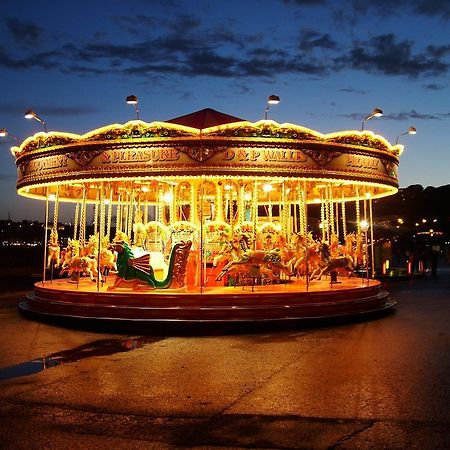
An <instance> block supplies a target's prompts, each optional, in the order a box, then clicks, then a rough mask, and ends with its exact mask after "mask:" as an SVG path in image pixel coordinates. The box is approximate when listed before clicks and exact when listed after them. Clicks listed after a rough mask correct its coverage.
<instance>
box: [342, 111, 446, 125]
mask: <svg viewBox="0 0 450 450" xmlns="http://www.w3.org/2000/svg"><path fill="white" fill-rule="evenodd" d="M339 116H340V117H347V118H349V119H352V120H362V119H364V118H365V117H367V112H366V113H364V114H363V113H350V114H339ZM448 117H450V112H447V113H434V114H428V113H419V112H417V111H416V110H415V109H412V110H411V111H401V112H397V113H386V112H385V113H384V116H383V118H384V119H388V120H398V121H400V122H404V121H406V120H442V119H446V118H448Z"/></svg>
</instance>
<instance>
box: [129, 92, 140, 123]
mask: <svg viewBox="0 0 450 450" xmlns="http://www.w3.org/2000/svg"><path fill="white" fill-rule="evenodd" d="M127 103H128V104H129V105H133V106H134V110H135V111H136V117H137V120H139V106H138V98H137V97H136V96H135V95H129V96H128V97H127Z"/></svg>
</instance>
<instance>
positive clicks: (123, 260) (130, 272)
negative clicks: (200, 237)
mask: <svg viewBox="0 0 450 450" xmlns="http://www.w3.org/2000/svg"><path fill="white" fill-rule="evenodd" d="M113 245H114V250H115V251H116V252H117V253H118V256H117V268H118V270H117V274H116V279H115V281H114V284H113V285H112V286H109V287H108V290H109V291H110V290H114V289H117V288H119V287H131V288H132V289H133V290H137V289H139V287H140V286H149V287H151V288H153V289H167V288H170V287H171V286H172V285H173V284H174V283H176V284H178V287H182V286H183V285H184V279H185V275H186V265H187V260H188V256H189V250H190V248H191V245H192V242H191V241H187V242H178V243H177V244H175V245H174V247H173V249H172V251H171V253H170V259H169V269H168V272H167V276H166V278H165V279H164V280H162V281H160V280H157V279H156V278H155V274H154V271H153V268H152V266H151V264H150V255H149V254H148V253H146V254H144V255H142V256H140V257H138V258H135V257H134V255H133V251H132V250H131V248H130V247H129V245H128V244H127V243H126V242H115V243H114V244H113Z"/></svg>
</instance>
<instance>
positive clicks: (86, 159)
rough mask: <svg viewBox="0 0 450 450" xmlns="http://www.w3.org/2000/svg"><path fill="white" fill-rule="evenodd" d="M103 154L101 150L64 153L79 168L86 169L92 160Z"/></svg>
mask: <svg viewBox="0 0 450 450" xmlns="http://www.w3.org/2000/svg"><path fill="white" fill-rule="evenodd" d="M101 153H103V150H78V151H75V152H70V153H66V156H67V157H68V158H70V159H73V160H74V161H75V162H76V163H77V164H78V165H79V166H81V167H86V166H87V165H88V164H90V163H91V162H92V160H93V159H94V158H95V157H96V156H98V155H100V154H101Z"/></svg>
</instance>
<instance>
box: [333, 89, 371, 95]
mask: <svg viewBox="0 0 450 450" xmlns="http://www.w3.org/2000/svg"><path fill="white" fill-rule="evenodd" d="M339 92H347V93H348V94H360V95H364V94H367V92H368V91H366V90H364V89H356V88H341V89H339Z"/></svg>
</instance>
